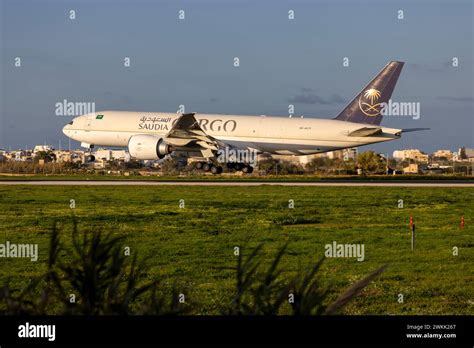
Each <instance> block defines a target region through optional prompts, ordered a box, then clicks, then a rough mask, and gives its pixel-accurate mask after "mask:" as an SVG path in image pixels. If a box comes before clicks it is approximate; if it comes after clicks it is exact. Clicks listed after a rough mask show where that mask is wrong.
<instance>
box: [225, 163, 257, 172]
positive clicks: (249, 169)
mask: <svg viewBox="0 0 474 348" xmlns="http://www.w3.org/2000/svg"><path fill="white" fill-rule="evenodd" d="M227 168H229V169H235V171H236V172H239V171H242V173H246V174H250V173H252V172H253V167H252V166H250V165H247V164H245V163H233V162H229V163H227Z"/></svg>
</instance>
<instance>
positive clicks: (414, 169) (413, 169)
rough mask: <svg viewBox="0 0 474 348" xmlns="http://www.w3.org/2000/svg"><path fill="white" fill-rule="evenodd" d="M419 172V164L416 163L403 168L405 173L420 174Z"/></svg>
mask: <svg viewBox="0 0 474 348" xmlns="http://www.w3.org/2000/svg"><path fill="white" fill-rule="evenodd" d="M418 173H419V168H418V164H416V163H411V164H409V165H408V167H405V168H403V174H418Z"/></svg>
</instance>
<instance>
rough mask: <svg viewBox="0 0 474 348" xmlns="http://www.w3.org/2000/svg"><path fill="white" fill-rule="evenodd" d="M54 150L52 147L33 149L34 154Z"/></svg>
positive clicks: (43, 146)
mask: <svg viewBox="0 0 474 348" xmlns="http://www.w3.org/2000/svg"><path fill="white" fill-rule="evenodd" d="M53 150H54V148H53V147H52V146H51V145H36V146H35V148H34V149H33V153H37V152H40V151H45V152H48V151H53Z"/></svg>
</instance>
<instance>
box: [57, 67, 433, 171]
mask: <svg viewBox="0 0 474 348" xmlns="http://www.w3.org/2000/svg"><path fill="white" fill-rule="evenodd" d="M403 64H404V63H403V62H399V61H390V62H389V63H388V64H387V65H386V66H385V67H384V68H383V69H382V70H381V71H380V72H379V73H378V74H377V75H376V76H375V78H373V79H372V80H371V81H370V82H369V83H368V84H367V86H366V87H365V88H364V89H363V90H362V91H361V92H360V93H359V94H358V95H357V96H356V97H355V98H354V99H353V100H352V101H351V102H350V103H349V104H348V105H347V106H346V107H345V108H344V110H342V111H341V113H339V115H337V116H336V117H335V118H334V119H317V118H289V117H275V116H273V117H271V116H264V115H261V116H248V115H227V114H201V113H196V112H192V113H168V112H129V111H101V112H98V113H97V112H96V113H89V114H85V115H82V116H78V117H76V118H74V119H73V120H72V121H71V122H69V123H68V124H67V125H65V126H64V128H63V133H64V134H65V135H66V136H68V137H69V138H71V139H74V140H77V141H80V142H81V146H83V147H86V148H88V149H89V151H90V149H92V148H93V147H94V146H96V145H97V146H114V147H117V146H119V147H128V150H129V153H130V155H131V157H132V158H135V159H138V160H157V159H162V158H164V157H165V156H167V155H170V154H172V153H174V154H179V155H183V156H187V157H196V156H197V157H200V158H203V159H204V161H202V162H198V165H197V167H198V168H199V169H203V170H204V171H209V172H211V173H213V174H220V173H222V171H223V168H222V166H221V165H220V164H219V163H217V161H216V158H217V154H218V153H219V151H222V150H223V149H225V148H227V149H233V150H234V151H235V150H238V151H253V152H256V153H268V154H277V155H310V154H316V153H322V152H328V151H334V150H341V149H346V148H352V147H357V146H362V145H367V144H374V143H380V142H385V141H390V140H395V139H399V138H400V137H401V134H402V133H404V132H411V131H418V130H425V129H427V128H411V129H395V128H386V127H383V126H381V121H382V116H383V115H382V107H383V103H387V102H388V101H389V99H390V97H391V95H392V92H393V90H394V88H395V85H396V83H397V80H398V77H399V76H400V72H401V70H402V68H403ZM88 160H90V161H94V160H95V159H94V157H93V156H92V155H91V154H90V155H89V156H88ZM226 164H227V167H228V168H234V169H235V170H238V171H239V170H240V171H242V172H244V173H251V172H252V171H253V166H252V165H251V164H249V163H243V162H237V163H233V162H232V161H230V162H228V163H226Z"/></svg>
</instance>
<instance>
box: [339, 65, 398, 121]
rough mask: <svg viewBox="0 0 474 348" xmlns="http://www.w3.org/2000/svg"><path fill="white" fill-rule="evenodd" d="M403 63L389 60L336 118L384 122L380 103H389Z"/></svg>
mask: <svg viewBox="0 0 474 348" xmlns="http://www.w3.org/2000/svg"><path fill="white" fill-rule="evenodd" d="M403 64H404V63H403V62H396V61H391V62H389V63H388V64H387V65H386V66H385V67H384V68H383V69H382V71H380V72H379V73H378V74H377V76H375V78H374V79H373V80H372V81H370V82H369V84H368V85H367V86H366V87H365V88H364V89H363V90H362V91H361V92H360V93H359V94H358V95H357V96H356V97H355V98H354V100H352V101H351V102H350V103H349V105H347V106H346V108H345V109H344V110H342V112H341V113H340V114H339V115H337V117H336V118H335V119H336V120H340V121H347V122H355V123H364V124H372V125H380V123H381V122H382V115H381V114H380V112H381V109H382V108H381V106H380V104H381V103H387V102H388V100H389V99H390V97H391V96H392V92H393V90H394V88H395V85H396V84H397V80H398V77H399V76H400V72H401V71H402V68H403Z"/></svg>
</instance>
